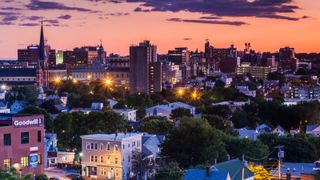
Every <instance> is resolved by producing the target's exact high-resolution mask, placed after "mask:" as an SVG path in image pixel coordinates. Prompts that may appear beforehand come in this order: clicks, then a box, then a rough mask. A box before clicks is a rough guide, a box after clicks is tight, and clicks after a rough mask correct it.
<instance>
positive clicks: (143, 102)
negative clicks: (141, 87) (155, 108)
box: [127, 93, 152, 108]
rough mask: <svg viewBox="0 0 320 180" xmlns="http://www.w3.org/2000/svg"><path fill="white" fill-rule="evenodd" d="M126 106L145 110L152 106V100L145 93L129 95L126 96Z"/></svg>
mask: <svg viewBox="0 0 320 180" xmlns="http://www.w3.org/2000/svg"><path fill="white" fill-rule="evenodd" d="M127 104H128V105H129V106H130V107H133V108H146V107H149V106H152V100H151V98H150V96H149V95H148V94H145V93H138V94H130V95H129V96H127Z"/></svg>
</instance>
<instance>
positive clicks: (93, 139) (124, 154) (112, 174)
mask: <svg viewBox="0 0 320 180" xmlns="http://www.w3.org/2000/svg"><path fill="white" fill-rule="evenodd" d="M142 135H143V134H141V133H116V134H92V135H84V136H81V139H82V158H81V165H82V167H83V171H82V175H83V176H84V177H91V178H97V179H116V180H118V179H119V180H120V179H124V180H126V179H129V178H130V177H132V176H134V172H133V171H132V157H133V155H134V153H141V151H142V143H141V140H142Z"/></svg>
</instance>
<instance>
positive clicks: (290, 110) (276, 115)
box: [231, 99, 320, 131]
mask: <svg viewBox="0 0 320 180" xmlns="http://www.w3.org/2000/svg"><path fill="white" fill-rule="evenodd" d="M319 117H320V103H319V102H316V101H315V102H305V103H299V104H297V105H292V106H286V105H283V104H282V103H281V101H279V100H273V101H265V100H262V99H255V100H254V101H252V102H251V103H250V104H247V105H245V106H244V107H243V108H242V109H238V110H237V111H236V112H234V113H233V114H232V118H231V120H232V121H233V123H234V125H235V127H236V128H243V127H246V126H248V127H251V128H255V127H256V126H257V125H258V124H261V123H267V124H270V125H271V126H273V127H276V126H277V125H280V126H282V127H283V128H284V129H286V130H287V131H289V130H291V129H297V128H301V129H305V126H306V125H307V124H318V123H320V120H319Z"/></svg>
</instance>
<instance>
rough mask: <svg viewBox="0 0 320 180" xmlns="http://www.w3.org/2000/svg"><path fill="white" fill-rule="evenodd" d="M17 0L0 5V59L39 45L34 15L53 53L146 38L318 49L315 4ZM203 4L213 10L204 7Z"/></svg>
mask: <svg viewBox="0 0 320 180" xmlns="http://www.w3.org/2000/svg"><path fill="white" fill-rule="evenodd" d="M20 2H22V3H19V1H17V2H16V0H5V1H3V2H1V3H0V5H1V6H0V20H1V21H0V34H1V36H0V58H1V59H4V58H12V59H15V58H16V56H17V49H19V48H26V46H28V45H31V44H38V41H39V31H40V27H39V22H40V20H39V17H43V18H44V20H45V25H46V27H45V28H44V31H45V37H46V38H47V39H48V42H49V44H50V45H51V47H52V48H53V49H56V50H70V49H73V48H74V47H81V46H84V45H98V44H99V43H100V40H102V42H103V45H104V47H105V49H106V51H107V53H108V54H109V53H118V54H121V55H128V50H129V46H130V45H132V44H138V43H139V42H140V41H142V40H144V39H149V40H150V41H151V43H152V44H155V45H157V46H158V53H160V54H161V53H166V52H167V51H168V50H169V49H173V48H175V47H188V48H189V49H190V50H195V49H199V50H203V48H204V42H205V39H209V40H210V42H211V44H213V45H214V46H215V47H221V48H223V47H229V46H230V44H234V45H235V46H236V47H237V49H238V50H243V49H244V43H245V42H250V43H251V44H252V48H253V49H255V50H256V51H258V52H276V51H278V50H279V48H282V47H285V46H290V47H293V48H295V49H296V52H308V53H309V52H320V46H319V45H318V44H319V42H320V31H319V29H320V20H319V17H320V16H319V15H320V12H319V9H320V1H314V0H304V1H303V2H302V1H298V0H296V1H291V0H280V1H276V2H273V1H272V3H274V4H271V2H270V1H268V0H259V1H258V0H256V1H246V0H237V2H238V4H240V5H242V6H243V7H241V8H247V9H246V12H243V11H241V8H237V7H236V5H233V4H231V1H230V0H217V1H215V2H216V4H214V3H211V0H204V1H203V2H201V3H204V4H201V3H200V2H199V1H196V0H188V1H183V0H175V1H173V0H171V1H170V0H164V2H166V4H161V3H157V2H156V0H131V1H129V2H125V1H124V0H116V1H115V0H114V1H112V2H111V0H78V1H77V0H68V1H62V0H57V1H50V0H46V1H45V0H41V1H40V0H21V1H20ZM161 2H162V1H161ZM186 2H188V3H189V4H187V3H186ZM198 2H199V3H198ZM192 3H193V4H192ZM205 3H207V4H210V5H212V7H211V8H206V7H205V6H203V5H206V4H205ZM275 3H280V4H275ZM159 4H160V5H159ZM190 4H191V5H190ZM270 4H271V5H270ZM195 5H196V7H194V6H195ZM238 6H239V5H238ZM264 7H268V8H265V9H266V10H264V9H263V8H264ZM219 8H220V9H219ZM221 9H222V10H221ZM239 9H240V10H239Z"/></svg>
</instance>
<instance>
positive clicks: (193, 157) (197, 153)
mask: <svg viewBox="0 0 320 180" xmlns="http://www.w3.org/2000/svg"><path fill="white" fill-rule="evenodd" d="M221 136H222V135H221V133H220V132H218V131H217V130H216V129H214V128H212V127H211V126H210V124H209V123H208V121H207V120H205V119H193V118H183V119H182V120H181V122H180V126H179V127H178V128H175V129H173V130H172V132H171V133H170V134H169V135H168V136H167V137H166V140H165V142H164V143H163V150H162V153H163V155H165V156H169V157H171V158H173V159H174V160H176V161H177V162H178V163H179V164H180V165H181V166H182V167H185V168H186V167H189V166H191V165H197V164H201V163H204V162H206V161H210V162H213V161H214V159H216V158H220V159H222V158H224V157H226V151H225V149H224V144H223V142H222V137H221Z"/></svg>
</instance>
